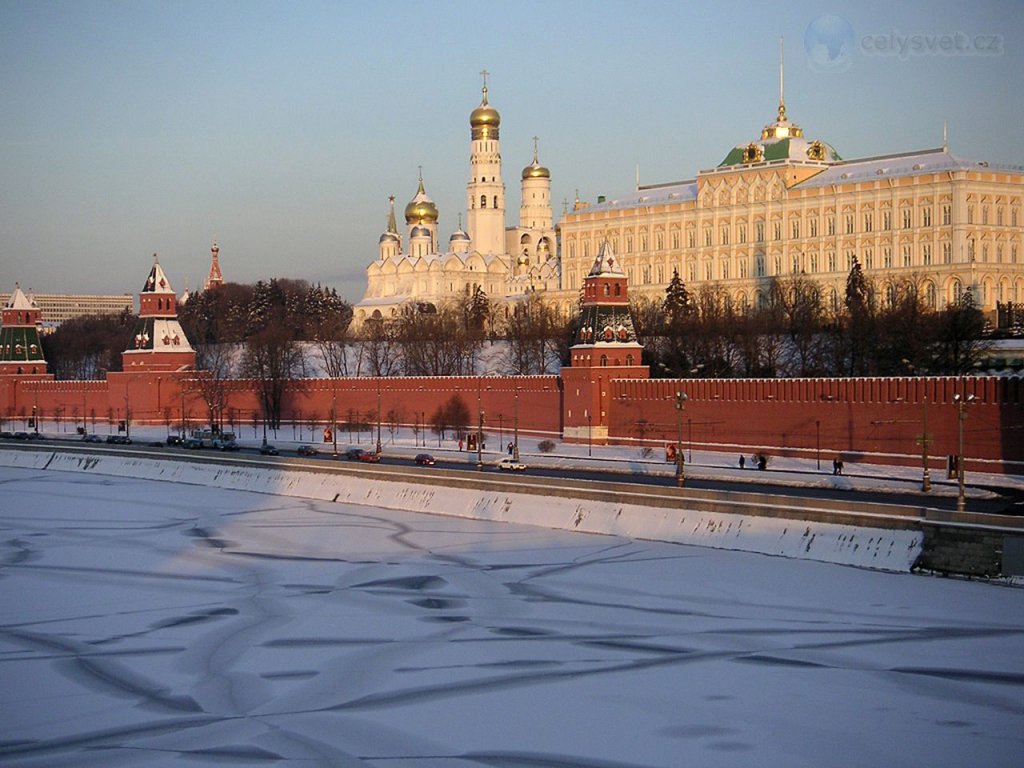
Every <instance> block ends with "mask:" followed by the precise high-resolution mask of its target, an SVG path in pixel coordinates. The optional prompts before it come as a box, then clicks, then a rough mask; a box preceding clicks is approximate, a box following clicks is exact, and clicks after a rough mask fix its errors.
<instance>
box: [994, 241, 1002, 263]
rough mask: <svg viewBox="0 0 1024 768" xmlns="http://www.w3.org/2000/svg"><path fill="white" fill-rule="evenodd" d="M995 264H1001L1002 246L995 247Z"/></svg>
mask: <svg viewBox="0 0 1024 768" xmlns="http://www.w3.org/2000/svg"><path fill="white" fill-rule="evenodd" d="M996 263H997V264H1002V263H1003V246H1002V245H997V246H996Z"/></svg>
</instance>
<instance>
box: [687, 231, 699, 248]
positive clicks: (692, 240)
mask: <svg viewBox="0 0 1024 768" xmlns="http://www.w3.org/2000/svg"><path fill="white" fill-rule="evenodd" d="M686 242H687V247H689V248H696V247H697V233H696V232H694V231H693V230H692V229H691V230H689V231H688V232H687V233H686Z"/></svg>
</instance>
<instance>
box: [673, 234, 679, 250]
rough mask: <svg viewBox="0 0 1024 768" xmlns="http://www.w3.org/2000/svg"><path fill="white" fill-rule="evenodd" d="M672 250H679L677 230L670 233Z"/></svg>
mask: <svg viewBox="0 0 1024 768" xmlns="http://www.w3.org/2000/svg"><path fill="white" fill-rule="evenodd" d="M672 250H679V230H676V231H674V232H673V233H672Z"/></svg>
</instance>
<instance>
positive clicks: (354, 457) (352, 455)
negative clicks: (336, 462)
mask: <svg viewBox="0 0 1024 768" xmlns="http://www.w3.org/2000/svg"><path fill="white" fill-rule="evenodd" d="M363 453H364V451H363V449H362V448H349V449H348V450H347V451H345V453H343V454H342V456H344V457H345V458H346V459H348V460H349V461H359V457H360V455H362V454H363Z"/></svg>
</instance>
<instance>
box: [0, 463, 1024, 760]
mask: <svg viewBox="0 0 1024 768" xmlns="http://www.w3.org/2000/svg"><path fill="white" fill-rule="evenodd" d="M0 485H2V487H3V490H2V492H0V521H2V525H3V536H2V543H0V563H2V569H0V577H2V578H0V616H2V619H0V625H2V634H0V673H2V676H0V680H2V687H0V763H2V764H4V765H12V766H41V765H49V766H68V765H74V766H112V765H113V766H122V765H123V766H129V765H130V766H146V767H148V766H168V767H170V766H174V767H177V766H183V765H193V766H206V765H211V766H212V765H225V764H237V765H268V766H270V765H302V766H307V765H308V766H367V767H370V768H397V767H399V766H401V767H402V768H406V767H408V766H418V767H419V766H424V767H426V768H432V767H442V766H443V767H445V768H449V767H450V768H463V767H468V766H500V767H502V768H541V767H543V768H553V767H556V766H559V767H560V766H566V767H567V766H584V767H593V768H613V767H614V768H634V767H639V766H665V767H666V768H668V767H675V766H681V765H695V766H696V765H700V766H732V765H757V766H786V767H787V768H792V767H793V766H816V767H819V768H820V767H822V766H851V765H865V766H879V765H899V766H918V765H920V766H931V767H933V768H934V766H959V765H965V764H979V765H986V766H1017V765H1020V764H1021V763H1022V761H1024V653H1022V651H1024V610H1022V609H1024V590H1021V589H1016V588H1008V587H1005V586H997V585H992V584H986V583H981V582H970V581H963V580H955V579H940V578H930V577H922V576H911V575H906V574H893V573H882V572H872V571H867V570H859V569H854V568H847V567H840V566H836V565H831V564H825V563H815V562H805V561H797V560H787V559H782V558H772V557H765V556H762V555H755V554H747V553H739V552H728V551H722V550H712V549H703V548H698V547H691V546H682V545H673V544H659V543H651V542H639V541H635V540H630V539H627V538H620V537H614V536H595V535H587V534H582V533H578V532H565V531H555V530H546V529H541V528H531V527H526V526H519V525H514V524H505V523H495V522H486V521H477V520H471V519H464V518H455V517H442V516H431V515H422V514H413V513H402V512H395V511H388V510H382V509H374V508H370V507H360V506H355V505H350V504H335V503H330V502H325V501H309V500H302V499H296V498H285V497H280V496H270V495H262V494H255V493H247V492H241V491H227V490H219V489H214V488H205V487H197V486H188V485H182V484H172V483H162V482H156V481H150V480H132V479H122V478H111V477H102V476H96V475H87V474H74V473H62V472H53V471H48V472H40V471H36V470H30V469H13V468H0Z"/></svg>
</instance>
